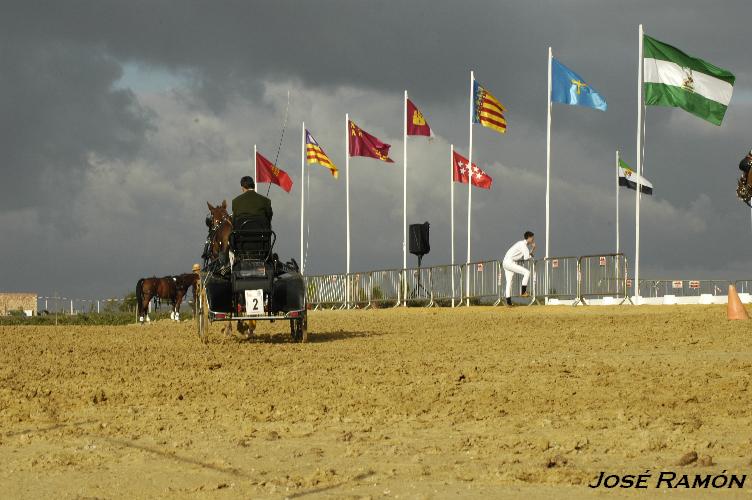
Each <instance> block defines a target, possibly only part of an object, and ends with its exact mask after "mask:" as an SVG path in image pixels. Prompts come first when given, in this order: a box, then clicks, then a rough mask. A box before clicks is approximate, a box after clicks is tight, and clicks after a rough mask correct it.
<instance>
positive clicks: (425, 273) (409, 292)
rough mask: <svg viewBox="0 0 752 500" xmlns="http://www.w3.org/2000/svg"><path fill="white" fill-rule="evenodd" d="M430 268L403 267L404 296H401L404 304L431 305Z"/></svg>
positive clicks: (431, 281)
mask: <svg viewBox="0 0 752 500" xmlns="http://www.w3.org/2000/svg"><path fill="white" fill-rule="evenodd" d="M432 270H433V268H431V267H421V268H412V269H405V272H404V273H403V276H404V279H405V285H406V286H405V296H404V297H403V298H402V302H403V303H404V304H411V305H423V306H426V307H429V306H432V305H433V276H432V274H433V273H432Z"/></svg>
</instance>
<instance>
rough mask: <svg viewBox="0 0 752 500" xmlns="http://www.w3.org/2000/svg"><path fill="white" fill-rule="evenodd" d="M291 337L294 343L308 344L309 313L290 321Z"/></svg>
mask: <svg viewBox="0 0 752 500" xmlns="http://www.w3.org/2000/svg"><path fill="white" fill-rule="evenodd" d="M290 335H291V336H292V341H293V342H303V343H305V342H308V314H307V311H306V312H303V315H302V316H301V317H299V318H295V319H291V320H290Z"/></svg>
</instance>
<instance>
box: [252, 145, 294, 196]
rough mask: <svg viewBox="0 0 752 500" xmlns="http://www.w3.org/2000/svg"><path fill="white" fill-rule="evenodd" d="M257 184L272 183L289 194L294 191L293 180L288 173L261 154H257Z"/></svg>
mask: <svg viewBox="0 0 752 500" xmlns="http://www.w3.org/2000/svg"><path fill="white" fill-rule="evenodd" d="M256 182H257V183H258V182H271V183H272V184H276V185H277V186H279V187H281V188H282V189H284V190H285V191H287V192H288V193H289V192H290V190H291V189H292V179H290V176H289V175H287V172H285V171H284V170H282V169H280V168H277V167H276V166H275V165H274V163H272V162H270V161H269V160H267V159H266V158H264V157H263V156H261V153H259V152H256Z"/></svg>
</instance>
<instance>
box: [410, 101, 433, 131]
mask: <svg viewBox="0 0 752 500" xmlns="http://www.w3.org/2000/svg"><path fill="white" fill-rule="evenodd" d="M407 135H425V136H428V137H431V127H429V126H428V122H427V121H426V118H425V117H424V116H423V113H421V112H420V111H419V110H418V108H417V107H416V106H415V104H413V101H411V100H410V99H408V100H407Z"/></svg>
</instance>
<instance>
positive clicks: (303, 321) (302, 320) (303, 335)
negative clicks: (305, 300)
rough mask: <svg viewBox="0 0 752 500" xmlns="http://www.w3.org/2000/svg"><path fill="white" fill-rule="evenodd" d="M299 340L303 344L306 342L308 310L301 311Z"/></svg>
mask: <svg viewBox="0 0 752 500" xmlns="http://www.w3.org/2000/svg"><path fill="white" fill-rule="evenodd" d="M300 330H301V332H300V341H301V342H303V343H304V344H305V343H306V342H308V310H307V309H306V310H304V311H303V317H302V318H300Z"/></svg>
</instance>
